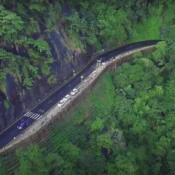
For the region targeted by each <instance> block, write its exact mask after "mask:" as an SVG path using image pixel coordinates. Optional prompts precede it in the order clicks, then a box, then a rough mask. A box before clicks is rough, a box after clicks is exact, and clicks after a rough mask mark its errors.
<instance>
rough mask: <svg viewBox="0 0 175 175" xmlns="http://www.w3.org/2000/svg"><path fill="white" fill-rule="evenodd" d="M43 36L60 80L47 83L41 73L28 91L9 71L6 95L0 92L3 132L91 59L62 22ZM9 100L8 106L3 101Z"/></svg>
mask: <svg viewBox="0 0 175 175" xmlns="http://www.w3.org/2000/svg"><path fill="white" fill-rule="evenodd" d="M41 31H42V30H41ZM44 39H45V41H47V43H48V44H49V47H50V50H51V53H52V56H53V58H54V62H53V63H52V64H51V65H50V66H51V72H52V74H53V75H54V76H55V78H56V79H57V83H56V84H54V85H50V84H49V83H48V82H47V78H48V76H43V75H41V74H40V75H41V76H40V78H38V79H36V80H35V82H34V84H33V86H32V88H31V89H30V90H27V89H25V88H23V87H22V85H21V84H20V83H19V82H18V81H17V80H16V79H15V78H14V77H13V75H11V74H8V75H7V77H6V81H5V88H6V94H4V93H2V92H0V132H1V131H3V130H4V129H5V128H7V127H8V126H9V125H10V124H12V123H13V122H14V121H15V120H17V119H18V118H19V117H20V116H22V115H23V114H24V113H25V112H26V111H27V109H31V108H32V107H33V106H34V105H36V104H37V103H38V102H39V100H42V99H44V98H45V97H46V96H47V95H48V94H49V93H51V92H52V91H53V90H54V89H55V88H57V87H58V86H60V85H62V84H63V83H65V82H66V81H67V80H68V79H69V78H71V77H72V76H74V75H75V74H76V73H77V72H78V71H79V70H80V69H81V68H82V67H83V66H84V65H85V64H86V63H87V62H88V60H89V58H90V55H87V54H86V53H85V52H83V51H82V49H80V48H78V47H77V46H76V45H75V44H74V43H73V42H72V40H71V36H68V34H66V32H65V30H64V27H63V26H62V25H60V28H59V29H58V30H54V31H52V32H50V34H49V35H47V36H45V37H44ZM89 53H91V52H89ZM6 99H7V100H8V102H9V104H10V107H9V108H8V109H7V107H5V103H4V101H5V100H6Z"/></svg>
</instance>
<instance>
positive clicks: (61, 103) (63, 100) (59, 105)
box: [57, 98, 66, 107]
mask: <svg viewBox="0 0 175 175" xmlns="http://www.w3.org/2000/svg"><path fill="white" fill-rule="evenodd" d="M65 102H66V100H65V98H63V99H62V100H60V102H59V103H58V105H57V106H58V107H61V106H63V105H64V103H65Z"/></svg>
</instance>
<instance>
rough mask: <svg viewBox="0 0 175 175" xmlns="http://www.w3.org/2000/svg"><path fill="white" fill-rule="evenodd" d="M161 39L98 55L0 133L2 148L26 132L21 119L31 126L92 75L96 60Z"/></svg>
mask: <svg viewBox="0 0 175 175" xmlns="http://www.w3.org/2000/svg"><path fill="white" fill-rule="evenodd" d="M159 41H161V40H149V41H142V42H137V43H132V44H129V45H126V46H122V47H119V48H117V49H114V50H111V51H108V52H104V53H102V54H99V55H97V56H96V57H95V58H94V59H93V60H91V61H90V63H89V64H88V66H86V67H85V68H84V69H83V70H82V71H80V73H79V74H77V75H76V76H75V77H74V78H73V79H71V80H70V81H68V82H67V83H66V84H65V85H63V86H62V87H61V88H59V89H58V90H56V91H55V92H53V93H52V94H51V95H49V96H48V97H47V98H46V99H45V100H44V101H42V102H41V103H40V104H38V105H37V106H36V107H35V108H33V109H32V110H31V111H29V112H27V113H26V114H24V116H23V117H22V118H21V119H20V120H19V121H17V122H16V123H14V124H13V125H12V126H10V127H9V128H8V129H6V130H5V131H4V132H2V133H1V134H0V149H1V148H3V147H4V146H5V145H7V144H8V143H9V142H10V141H11V140H13V139H14V137H17V136H18V135H20V134H21V133H22V132H24V129H26V128H24V129H22V130H19V129H17V125H18V124H19V122H20V121H21V120H23V119H25V118H26V119H27V118H29V125H28V126H27V127H29V126H30V125H31V124H32V123H33V122H35V120H39V119H40V118H41V117H42V116H43V114H44V113H45V112H47V111H48V110H49V109H50V108H52V106H54V105H55V104H56V103H58V102H59V101H60V100H61V99H62V98H63V97H65V96H66V95H67V94H68V93H70V92H71V90H72V89H73V88H75V87H76V86H77V85H78V84H79V83H80V82H81V76H82V75H83V76H84V79H85V78H86V77H87V76H88V75H90V74H91V73H92V72H93V71H94V70H95V67H96V62H97V60H98V59H101V60H102V62H106V61H108V60H109V59H110V58H111V57H113V56H117V55H119V54H122V53H124V52H128V51H131V50H133V49H137V48H141V47H145V46H151V45H155V44H156V43H158V42H159Z"/></svg>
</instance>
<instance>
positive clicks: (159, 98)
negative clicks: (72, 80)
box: [0, 0, 175, 175]
mask: <svg viewBox="0 0 175 175" xmlns="http://www.w3.org/2000/svg"><path fill="white" fill-rule="evenodd" d="M0 2H1V5H0V60H1V61H0V69H1V71H0V90H1V91H2V92H3V93H4V94H6V86H5V85H6V83H5V80H6V78H7V75H8V74H11V75H13V77H15V79H16V81H17V82H18V84H19V85H20V86H21V88H22V90H26V89H27V90H28V91H30V89H31V88H32V86H33V84H34V81H35V80H37V79H40V78H42V77H44V76H45V77H46V78H50V77H51V78H50V81H49V82H50V83H51V84H52V83H53V84H54V83H55V82H56V79H55V78H54V74H53V72H51V64H52V63H53V61H54V59H53V58H55V57H54V56H53V53H52V52H51V48H50V45H49V44H48V40H47V39H48V38H49V37H50V32H52V31H56V30H58V28H59V26H64V29H65V33H67V35H68V36H69V37H70V38H71V39H70V40H71V42H73V43H74V44H75V45H76V46H78V47H80V48H81V49H82V50H84V51H86V49H87V48H93V49H95V50H100V49H101V48H111V47H117V46H120V45H124V44H126V43H130V42H135V41H140V40H149V39H164V40H165V41H166V42H160V43H159V44H158V45H157V46H156V51H155V52H154V53H153V54H149V55H142V54H141V53H140V52H138V53H136V54H134V55H133V61H132V62H131V63H124V64H123V65H122V66H121V67H118V68H117V70H116V71H115V72H107V73H106V74H105V75H104V76H103V77H101V79H100V81H99V82H97V85H96V86H95V88H94V90H93V91H92V93H91V94H90V95H89V96H88V97H87V98H86V99H85V100H84V102H83V103H81V104H79V106H77V107H76V108H74V109H73V111H72V112H71V113H69V114H67V115H66V116H65V117H64V119H63V120H62V121H61V122H60V123H58V124H55V125H54V126H52V127H51V128H50V137H49V138H48V139H47V140H46V141H45V142H43V143H41V144H40V145H37V144H34V145H31V146H29V147H27V148H26V149H22V150H17V152H16V154H15V155H11V156H7V157H5V158H4V157H0V175H1V174H2V175H6V174H7V171H8V170H9V169H10V170H11V171H14V174H15V175H35V174H37V175H74V174H75V175H81V174H82V175H102V174H104V175H106V174H109V175H128V174H129V175H167V174H168V175H173V174H175V168H174V167H175V158H174V156H175V150H174V148H175V140H174V139H175V129H174V128H175V119H174V110H175V108H174V102H175V61H174V55H175V43H174V19H175V13H174V11H175V4H174V1H171V0H169V1H165V0H159V1H158V0H150V1H148V0H147V1H143V0H123V1H118V0H110V1H105V0H103V1H99V0H97V1H92V0H88V1H83V0H70V1H66V0H62V1H60V2H58V1H54V0H50V1H48V0H37V1H36V0H35V1H34V0H31V1H26V0H24V1H20V2H15V1H7V0H3V1H0ZM43 26H44V27H43ZM67 47H70V48H71V47H73V46H72V45H71V44H70V45H69V44H68V45H67ZM58 55H59V54H58V53H57V56H58ZM8 100H9V99H8V98H7V99H6V100H4V105H6V108H11V101H9V102H8ZM13 161H15V162H16V164H14V166H13ZM9 162H11V164H10V163H9ZM9 165H12V166H10V167H9ZM16 165H17V166H16Z"/></svg>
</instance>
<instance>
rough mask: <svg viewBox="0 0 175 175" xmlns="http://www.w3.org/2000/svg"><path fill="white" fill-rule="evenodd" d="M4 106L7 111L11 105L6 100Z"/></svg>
mask: <svg viewBox="0 0 175 175" xmlns="http://www.w3.org/2000/svg"><path fill="white" fill-rule="evenodd" d="M4 106H5V108H6V109H9V107H10V104H9V102H8V101H7V100H4Z"/></svg>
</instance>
